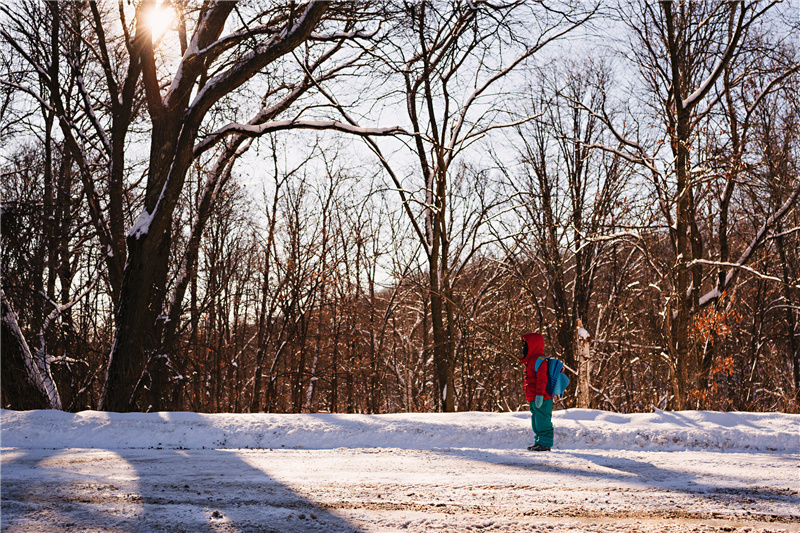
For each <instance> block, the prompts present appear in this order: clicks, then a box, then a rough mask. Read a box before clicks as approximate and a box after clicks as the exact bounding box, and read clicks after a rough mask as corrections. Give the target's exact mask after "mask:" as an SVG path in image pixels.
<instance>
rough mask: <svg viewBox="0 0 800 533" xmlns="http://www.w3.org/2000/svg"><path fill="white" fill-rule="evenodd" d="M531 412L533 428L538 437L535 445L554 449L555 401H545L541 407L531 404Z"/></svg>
mask: <svg viewBox="0 0 800 533" xmlns="http://www.w3.org/2000/svg"><path fill="white" fill-rule="evenodd" d="M529 407H530V410H531V426H532V427H533V433H534V434H535V435H536V440H535V441H534V444H541V445H542V446H547V447H548V448H552V447H553V400H552V399H550V400H545V401H543V402H542V406H541V407H536V404H535V403H534V402H530V404H529Z"/></svg>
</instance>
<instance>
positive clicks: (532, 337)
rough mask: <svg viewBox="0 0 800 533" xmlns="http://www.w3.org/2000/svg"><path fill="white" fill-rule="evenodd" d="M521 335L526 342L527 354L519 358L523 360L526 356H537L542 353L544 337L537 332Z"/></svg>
mask: <svg viewBox="0 0 800 533" xmlns="http://www.w3.org/2000/svg"><path fill="white" fill-rule="evenodd" d="M521 337H522V340H523V341H525V342H526V343H527V344H528V355H527V356H525V357H521V358H520V359H522V360H525V359H527V358H528V357H538V356H540V355H542V354H544V337H542V336H541V335H539V334H538V333H525V334H524V335H521Z"/></svg>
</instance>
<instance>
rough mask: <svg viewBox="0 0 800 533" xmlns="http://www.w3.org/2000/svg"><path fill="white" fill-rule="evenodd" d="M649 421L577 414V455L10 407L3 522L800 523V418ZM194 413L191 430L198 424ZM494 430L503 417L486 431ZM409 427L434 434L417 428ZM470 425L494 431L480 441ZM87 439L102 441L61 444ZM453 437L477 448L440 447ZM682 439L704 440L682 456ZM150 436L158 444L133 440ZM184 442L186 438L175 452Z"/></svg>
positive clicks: (450, 425) (524, 527)
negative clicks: (633, 439) (636, 438)
mask: <svg viewBox="0 0 800 533" xmlns="http://www.w3.org/2000/svg"><path fill="white" fill-rule="evenodd" d="M712 415H713V416H712ZM570 416H572V418H570ZM638 416H645V415H612V414H610V413H602V412H587V411H582V412H578V413H577V415H576V413H575V412H572V414H570V413H569V412H562V413H560V414H559V415H558V416H557V417H556V420H555V421H556V425H557V428H558V427H559V423H560V430H559V429H557V432H556V438H557V439H558V436H559V431H560V432H561V440H562V443H561V445H560V446H559V445H558V442H557V446H558V448H557V449H555V450H554V451H552V452H549V453H547V452H541V453H535V452H528V451H526V450H524V448H523V447H522V444H524V443H525V442H524V441H525V440H526V439H528V440H529V435H528V433H526V431H527V432H529V431H530V430H529V429H527V428H526V427H525V422H526V418H525V417H524V416H522V415H520V414H515V413H505V414H491V413H472V414H468V413H464V414H461V413H459V414H457V415H382V416H378V417H365V416H356V415H351V416H342V415H295V416H294V417H291V416H288V415H287V416H284V417H280V416H277V415H197V414H194V413H191V414H188V413H187V414H179V413H169V414H166V413H160V414H151V415H141V414H137V415H134V414H131V415H109V414H105V413H78V414H68V413H55V412H45V411H39V412H31V413H17V412H13V411H2V444H3V446H4V448H2V456H1V458H2V466H1V467H0V468H1V470H0V475H1V476H2V516H0V525H1V526H2V531H4V532H5V531H8V532H19V531H70V532H71V531H145V532H146V531H187V532H195V531H203V532H217V531H235V532H239V531H241V532H245V531H276V532H300V531H331V532H339V531H364V532H371V531H413V532H417V531H418V532H422V531H448V532H450V531H453V532H460V531H509V532H515V531H542V532H560V531H576V532H577V531H589V532H622V531H625V532H628V531H652V532H660V531H668V532H669V531H672V532H688V531H740V532H745V531H751V532H758V531H800V492H798V489H800V453H799V451H798V450H797V447H798V446H800V442H799V441H798V439H797V437H798V435H797V432H800V428H799V427H797V422H798V421H800V417H797V416H796V415H780V414H775V415H752V414H750V415H747V414H741V413H740V414H735V415H734V414H731V415H725V417H724V418H722V419H719V416H721V414H719V413H714V414H711V413H697V412H685V413H682V416H683V417H684V418H685V420H684V423H681V424H676V423H675V419H674V418H671V417H673V416H674V413H655V414H653V415H652V416H651V418H648V419H636V418H635V417H638ZM759 416H760V418H758V417H759ZM259 417H261V418H259ZM715 417H716V418H715ZM748 417H750V418H748ZM753 417H756V418H753ZM712 418H714V420H716V421H715V422H714V423H713V424H712V423H711V422H709V420H710V419H712ZM184 419H186V420H189V419H191V420H192V422H191V427H189V426H186V427H183V428H181V426H180V423H181V422H180V421H181V420H184ZM159 420H160V421H159ZM489 420H493V421H494V423H495V424H496V425H495V426H494V427H493V429H491V428H490V430H486V428H485V426H486V424H487V423H488V421H489ZM570 420H572V421H573V422H574V421H575V420H578V421H579V422H580V424H579V425H580V426H581V429H580V431H579V432H578V433H580V434H581V435H582V437H580V438H579V437H576V436H570V435H573V434H572V431H573V429H574V428H573V427H572V425H571V424H572V422H570ZM248 421H249V422H248ZM409 421H411V422H413V425H414V427H415V428H416V429H417V430H418V431H411V432H409V427H408V426H406V425H405V423H406V422H409ZM632 421H634V422H635V425H636V430H635V431H636V432H639V433H640V434H642V435H647V436H648V439H646V440H647V442H646V443H644V444H642V445H641V446H639V447H635V446H634V447H630V446H627V448H629V449H614V448H613V447H612V446H611V444H610V442H611V440H603V438H602V436H603V435H605V436H606V437H608V436H610V435H617V436H618V437H620V439H621V440H620V442H624V438H622V437H623V436H624V435H623V434H624V432H625V431H627V430H624V429H623V428H622V427H621V426H620V425H623V426H624V425H627V424H630V423H631V422H632ZM687 421H688V422H687ZM334 422H335V425H334ZM590 422H591V423H590ZM615 424H616V425H615ZM714 424H716V426H715V425H714ZM390 426H391V427H390ZM517 426H521V427H520V428H518V427H517ZM687 426H692V427H693V428H694V429H693V431H701V430H702V432H705V433H704V434H701V433H702V432H701V433H691V434H690V433H687V432H686V429H687ZM367 427H369V428H371V431H372V436H373V441H374V442H375V446H374V447H363V446H346V447H333V446H332V445H334V444H337V443H341V441H342V440H343V439H344V440H348V439H350V440H353V439H355V440H358V439H361V438H365V439H366V438H368V437H369V436H370V435H369V434H367V435H361V433H362V432H363V430H365V428H367ZM220 428H223V429H220ZM243 428H247V432H245V431H243ZM334 428H336V431H334ZM481 428H483V431H484V433H481V431H482V430H481ZM737 428H739V429H741V430H742V435H745V434H747V433H748V432H749V433H750V435H751V438H750V440H749V443H747V444H745V443H744V441H737V440H736V436H735V435H736V434H735V431H734V430H736V429H737ZM770 428H773V429H772V431H773V433H774V435H772V436H770ZM517 429H519V430H520V431H521V436H520V439H522V440H523V442H521V443H518V442H517V441H516V440H515V439H516V437H515V436H514V435H516V433H515V432H516V431H517ZM732 431H733V433H732ZM220 432H223V433H224V435H223V437H224V438H225V442H228V441H231V442H238V441H237V439H242V438H244V435H245V433H249V434H250V437H249V438H252V434H253V432H255V433H256V434H259V433H258V432H261V433H260V435H261V437H260V438H261V440H262V442H265V443H266V446H263V447H262V448H261V449H242V448H231V447H222V446H221V444H222V443H221V442H220V441H217V444H218V446H217V447H215V448H213V449H210V448H206V449H203V446H204V445H205V444H203V443H207V440H208V439H218V438H219V435H220V434H221V433H220ZM503 432H506V433H505V435H506V436H505V437H501V436H500V434H504V433H503ZM508 432H510V433H508ZM793 432H794V433H793ZM404 433H408V435H407V436H406V437H403V436H402V435H403V434H404ZM470 433H471V434H473V435H481V437H480V438H478V439H475V438H473V439H472V440H473V441H474V442H473V446H469V445H464V444H467V443H466V442H465V441H466V440H468V436H469V434H470ZM509 434H510V435H512V436H511V437H509ZM54 435H55V436H54ZM112 435H115V436H114V437H112ZM454 435H461V437H458V438H456V437H455V436H454ZM576 435H577V433H576ZM754 435H759V437H758V438H756V437H754ZM87 438H88V439H91V438H93V439H94V441H95V442H96V444H98V445H97V446H94V447H91V448H89V447H84V448H76V447H66V448H58V447H55V446H52V445H53V439H58V440H61V441H63V442H65V443H67V444H70V443H72V444H74V443H75V442H76V441H78V440H80V441H81V442H85V439H87ZM445 438H447V439H450V440H452V441H453V442H458V443H460V444H462V446H450V447H445V446H438V447H433V446H432V447H430V448H427V449H426V448H425V446H424V443H425V440H426V439H427V440H428V441H429V442H432V443H440V442H441V440H442V439H445ZM459 438H460V439H462V440H461V441H459V440H458V439H459ZM681 438H683V439H690V440H691V441H692V442H695V443H697V442H702V443H704V444H703V445H702V449H700V448H701V446H700V445H698V444H694V445H693V447H694V449H692V448H691V447H690V448H687V447H686V446H685V445H684V449H683V450H679V449H677V448H678V447H679V441H680V439H681ZM148 439H153V440H152V441H151V442H152V444H153V447H152V448H150V447H147V448H141V447H130V446H128V445H125V443H128V444H130V442H133V441H136V442H137V443H141V441H142V440H148ZM170 439H173V441H174V440H175V439H178V440H179V441H180V442H181V444H179V445H177V446H172V447H169V448H167V447H165V443H167V442H172V441H170ZM503 439H506V440H503ZM581 439H583V440H582V442H583V443H584V446H582V447H578V446H577V445H578V444H580V443H581ZM654 439H655V440H656V441H658V442H662V444H661V445H654V444H653V440H654ZM698 439H699V440H698ZM481 441H488V442H491V443H494V445H493V446H492V447H485V446H481ZM21 442H26V443H28V445H27V446H20V445H19V444H20V443H21ZM297 442H302V443H304V444H297ZM388 442H393V443H395V446H387V445H386V444H387V443H388ZM588 442H595V443H601V444H599V445H597V446H595V447H587V446H585V444H586V443H588ZM642 442H644V441H642ZM42 443H46V444H48V445H50V447H49V448H46V447H39V445H40V444H42ZM289 443H294V444H293V445H292V446H289V445H287V444H289ZM312 443H316V444H317V446H316V447H315V449H310V448H312V447H313V446H312ZM502 443H505V445H502ZM602 443H604V444H602ZM11 444H13V446H10V445H11ZM382 444H383V446H382ZM172 445H174V442H172ZM566 445H569V447H567V446H566ZM268 446H273V447H272V448H271V449H270V448H269V447H268ZM281 446H283V447H281ZM760 447H765V448H774V447H777V448H776V449H772V450H770V449H758V448H760ZM181 448H183V449H181ZM747 448H756V449H747Z"/></svg>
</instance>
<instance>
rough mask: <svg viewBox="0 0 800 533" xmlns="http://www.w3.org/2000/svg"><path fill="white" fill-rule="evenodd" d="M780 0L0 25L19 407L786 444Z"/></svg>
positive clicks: (798, 341) (58, 19)
mask: <svg viewBox="0 0 800 533" xmlns="http://www.w3.org/2000/svg"><path fill="white" fill-rule="evenodd" d="M799 93H800V9H798V5H797V4H796V3H792V2H788V3H783V2H769V1H763V2H750V1H743V2H721V1H714V2H690V1H679V0H676V1H663V2H658V3H656V2H621V3H606V2H595V3H592V2H576V1H572V0H544V1H540V2H533V1H529V2H525V1H513V0H511V1H508V2H502V1H501V2H496V3H493V2H485V1H481V0H472V1H463V2H462V1H460V0H451V1H427V0H423V1H419V2H405V1H394V0H377V1H367V2H345V3H336V2H325V1H316V0H308V1H306V2H285V3H277V2H267V1H261V0H247V1H245V0H240V1H218V0H211V1H207V2H200V1H196V0H119V1H118V2H115V1H112V0H98V1H55V0H54V1H44V0H14V1H12V2H8V3H3V4H2V5H0V147H1V148H0V196H1V197H2V210H1V211H0V227H1V229H2V266H1V268H2V269H1V273H2V278H1V280H0V282H1V284H2V340H1V341H0V342H1V343H2V344H1V350H0V352H1V353H2V361H0V369H1V370H2V383H1V390H2V407H3V408H6V409H18V410H27V409H60V410H65V411H71V412H76V411H81V410H87V409H89V410H104V411H115V412H131V411H139V412H154V411H195V412H235V413H248V412H249V413H257V412H272V413H314V412H330V413H397V412H437V411H440V412H453V411H516V410H519V409H526V401H525V395H524V391H523V372H522V367H521V366H520V364H519V358H520V357H521V356H522V354H521V348H522V341H521V339H520V335H521V334H523V333H526V332H528V331H538V332H541V333H542V335H543V336H544V338H545V352H546V355H551V356H554V357H557V358H559V359H560V360H562V361H563V362H564V364H565V367H566V372H567V374H568V376H569V378H570V381H571V384H570V387H569V388H568V389H567V391H566V392H565V394H564V395H563V397H561V398H560V399H559V400H558V401H557V403H556V405H557V407H560V408H567V407H579V408H592V409H604V410H608V411H615V412H621V413H634V412H650V411H652V410H653V409H656V408H657V409H670V410H686V409H699V410H721V411H732V410H740V411H784V412H788V413H800V205H799V204H800V202H798V196H800V94H799Z"/></svg>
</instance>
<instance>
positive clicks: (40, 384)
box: [0, 289, 61, 409]
mask: <svg viewBox="0 0 800 533" xmlns="http://www.w3.org/2000/svg"><path fill="white" fill-rule="evenodd" d="M0 300H1V301H2V317H1V318H0V321H2V371H3V374H4V377H3V385H4V387H8V384H10V383H14V386H15V387H16V388H17V390H16V391H14V392H15V393H16V398H17V401H18V403H17V404H16V405H15V407H17V408H20V409H24V408H28V409H61V398H60V396H59V394H58V390H57V389H56V385H55V382H53V376H52V375H51V373H50V365H49V363H48V361H47V355H46V354H44V353H39V352H37V354H39V355H40V356H34V354H33V352H31V349H30V347H29V346H28V343H27V341H26V340H25V337H24V336H23V335H22V331H20V329H19V323H18V320H17V315H16V313H14V310H13V309H11V306H10V305H9V303H8V301H7V300H6V295H5V293H4V292H3V291H2V289H0ZM12 373H14V374H16V375H13V376H12V375H10V374H12ZM7 377H8V379H6V378H7ZM3 392H4V393H6V394H9V393H8V391H3Z"/></svg>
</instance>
